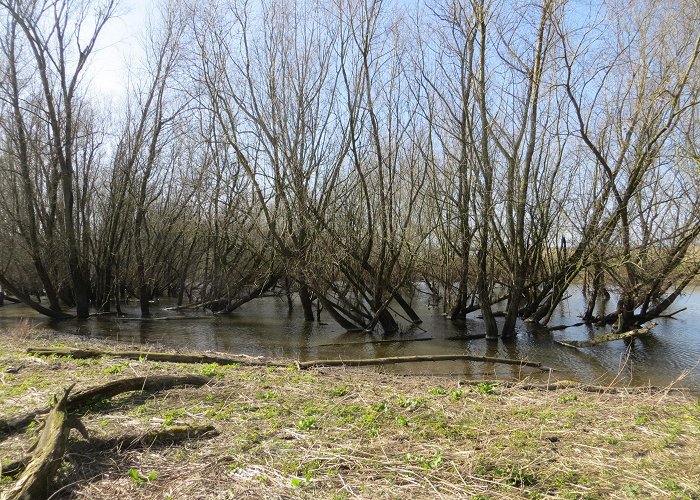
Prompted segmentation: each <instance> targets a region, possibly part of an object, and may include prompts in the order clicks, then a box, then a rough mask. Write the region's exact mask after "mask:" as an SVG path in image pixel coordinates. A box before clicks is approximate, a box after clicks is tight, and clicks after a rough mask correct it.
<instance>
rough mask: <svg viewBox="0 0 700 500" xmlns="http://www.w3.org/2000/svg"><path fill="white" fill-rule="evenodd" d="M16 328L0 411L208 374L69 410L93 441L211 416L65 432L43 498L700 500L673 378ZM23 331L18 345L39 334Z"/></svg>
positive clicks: (697, 419) (15, 449) (688, 418)
mask: <svg viewBox="0 0 700 500" xmlns="http://www.w3.org/2000/svg"><path fill="white" fill-rule="evenodd" d="M26 337H27V336H26V335H22V336H4V337H3V340H0V372H4V371H5V370H6V369H7V368H9V367H11V366H12V367H19V368H20V370H19V372H18V373H16V374H3V379H2V385H0V418H6V417H8V416H10V415H12V414H16V413H17V412H20V411H23V410H25V409H29V408H38V407H41V406H43V405H44V404H45V403H46V401H47V400H48V398H49V396H50V395H51V394H53V393H55V392H57V391H58V390H59V389H60V388H62V387H64V386H67V385H68V384H70V383H72V382H76V383H77V388H83V387H86V386H92V385H95V384H98V383H102V382H105V381H107V380H113V379H115V378H118V377H127V376H133V375H146V374H164V373H204V374H207V375H211V376H213V377H214V382H213V383H211V384H210V385H208V386H206V387H204V388H200V389H179V390H172V391H168V392H163V393H158V394H155V395H133V394H132V395H124V396H121V397H118V398H116V399H115V400H113V401H110V402H106V403H103V404H100V405H96V406H93V407H92V408H89V409H87V411H86V412H85V414H84V415H83V416H82V420H83V422H84V423H85V425H86V427H87V428H88V430H89V431H90V432H91V434H92V438H93V439H99V438H109V437H114V436H118V435H123V434H134V433H138V432H142V431H144V430H149V429H154V428H162V427H164V426H167V425H170V424H176V423H182V424H213V425H214V426H216V427H217V429H218V430H219V431H220V435H219V436H217V437H213V438H209V439H200V440H196V441H195V440H192V441H188V442H186V443H184V444H180V445H177V446H169V447H152V448H147V449H143V448H142V449H132V450H112V451H111V452H109V453H104V452H100V453H98V452H96V451H94V450H91V449H90V447H89V446H86V445H85V441H83V440H82V438H80V437H79V436H78V435H77V434H76V435H75V436H74V442H73V445H72V446H71V453H70V455H69V456H68V457H67V461H66V465H65V466H64V467H63V468H62V470H61V474H62V475H61V477H60V478H59V481H58V485H57V490H58V491H57V493H56V495H55V498H108V497H119V496H120V497H122V498H167V497H170V498H409V497H412V498H456V497H458V498H465V497H466V498H469V497H472V498H480V497H481V498H522V497H524V498H596V497H605V498H611V497H612V498H615V497H617V498H629V497H634V496H639V497H646V498H648V497H655V498H664V497H665V498H700V401H698V399H697V398H696V397H693V396H691V395H684V394H682V393H678V392H675V391H661V392H654V391H646V392H641V393H636V392H635V393H631V392H630V393H627V392H625V391H621V392H617V393H612V392H606V393H602V394H596V393H590V392H584V391H581V390H577V389H576V388H573V387H572V388H566V389H563V390H556V391H546V390H537V389H530V390H526V389H525V388H524V387H523V385H520V386H518V385H516V386H514V387H504V386H500V385H494V384H492V383H482V384H480V385H479V384H465V383H459V382H458V381H457V380H453V379H444V378H431V377H416V376H396V375H387V374H382V373H377V372H372V371H366V370H361V369H335V368H334V369H331V368H326V369H317V370H313V371H297V370H296V369H295V368H294V367H293V366H290V367H289V368H265V367H262V368H261V367H244V366H233V367H220V366H211V365H182V364H172V363H154V362H149V361H131V362H129V361H125V360H116V359H109V358H103V359H97V360H72V359H66V358H46V359H40V358H34V357H29V356H26V355H24V354H22V352H23V350H24V348H25V347H26V343H27V340H26ZM34 337H35V338H33V339H32V340H31V343H32V345H50V344H52V343H55V338H53V339H41V338H36V335H35V336H34ZM61 342H62V343H63V345H70V346H80V347H86V345H85V344H86V342H85V341H81V340H78V339H75V338H70V337H63V338H62V339H61ZM87 343H88V344H94V345H91V346H92V347H100V346H101V347H103V348H104V347H105V344H107V342H99V343H96V342H87ZM32 432H33V431H32V430H31V429H30V430H29V431H28V432H27V433H25V434H22V435H19V436H14V437H11V438H9V439H6V440H4V441H2V442H0V446H2V450H3V455H4V456H3V463H5V462H6V461H9V460H14V459H17V458H19V457H20V456H22V455H23V454H24V453H26V451H27V449H28V447H29V445H30V444H31V441H32V440H31V439H29V437H30V436H29V435H30V434H31V433H32ZM132 469H133V472H131V473H130V470H132ZM151 472H155V473H157V475H155V476H152V478H151V480H147V477H148V476H149V474H150V473H151ZM7 484H9V483H8V482H7V480H5V482H2V483H1V484H0V489H2V488H3V487H6V486H7ZM59 488H60V489H59Z"/></svg>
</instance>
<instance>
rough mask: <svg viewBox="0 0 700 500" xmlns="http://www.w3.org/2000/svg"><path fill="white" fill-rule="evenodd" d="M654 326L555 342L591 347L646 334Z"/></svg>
mask: <svg viewBox="0 0 700 500" xmlns="http://www.w3.org/2000/svg"><path fill="white" fill-rule="evenodd" d="M655 326H656V323H649V324H648V325H647V326H645V327H642V328H637V329H635V330H630V331H627V332H624V333H608V334H606V335H601V336H600V337H596V338H594V339H593V340H555V342H556V343H557V344H561V345H564V346H566V347H576V348H579V347H593V346H597V345H599V344H604V343H605V342H613V341H615V340H624V339H631V338H634V337H638V336H640V335H647V334H648V333H650V332H651V330H652V329H653V328H654V327H655Z"/></svg>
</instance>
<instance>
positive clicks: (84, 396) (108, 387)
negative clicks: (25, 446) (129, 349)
mask: <svg viewBox="0 0 700 500" xmlns="http://www.w3.org/2000/svg"><path fill="white" fill-rule="evenodd" d="M210 381H211V379H210V378H209V377H204V376H200V375H184V376H171V375H158V376H151V377H133V378H126V379H121V380H115V381H113V382H109V383H107V384H103V385H99V386H97V387H91V388H89V389H85V390H83V391H80V392H77V393H75V394H74V395H72V396H70V397H69V398H68V399H67V401H66V403H65V405H66V408H67V410H68V411H75V410H77V409H78V408H80V407H82V406H85V405H89V404H92V403H96V402H98V401H102V400H104V399H108V398H112V397H114V396H117V395H119V394H122V393H125V392H134V391H145V392H157V391H163V390H167V389H172V388H174V387H178V386H188V385H189V386H194V387H201V386H203V385H205V384H207V383H208V382H210ZM49 411H50V408H42V409H40V410H37V411H32V412H28V413H25V414H24V415H21V416H19V417H15V418H12V419H9V420H0V434H9V433H11V432H16V431H18V430H21V429H24V428H25V427H27V426H28V425H29V424H30V423H31V422H32V421H34V420H36V418H37V417H38V416H40V415H45V414H46V413H49Z"/></svg>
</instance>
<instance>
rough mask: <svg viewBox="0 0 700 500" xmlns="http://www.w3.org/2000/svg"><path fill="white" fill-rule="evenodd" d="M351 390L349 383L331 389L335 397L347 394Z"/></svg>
mask: <svg viewBox="0 0 700 500" xmlns="http://www.w3.org/2000/svg"><path fill="white" fill-rule="evenodd" d="M349 392H350V388H349V387H348V386H347V385H343V386H340V387H335V388H334V389H333V390H331V396H333V397H334V398H339V397H342V396H345V395H347V394H348V393H349Z"/></svg>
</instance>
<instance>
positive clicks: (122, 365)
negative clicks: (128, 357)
mask: <svg viewBox="0 0 700 500" xmlns="http://www.w3.org/2000/svg"><path fill="white" fill-rule="evenodd" d="M128 367H129V362H128V361H125V362H124V363H119V364H118V365H111V366H108V367H107V368H105V373H110V374H112V375H116V374H117V373H121V372H123V371H124V369H125V368H128Z"/></svg>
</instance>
